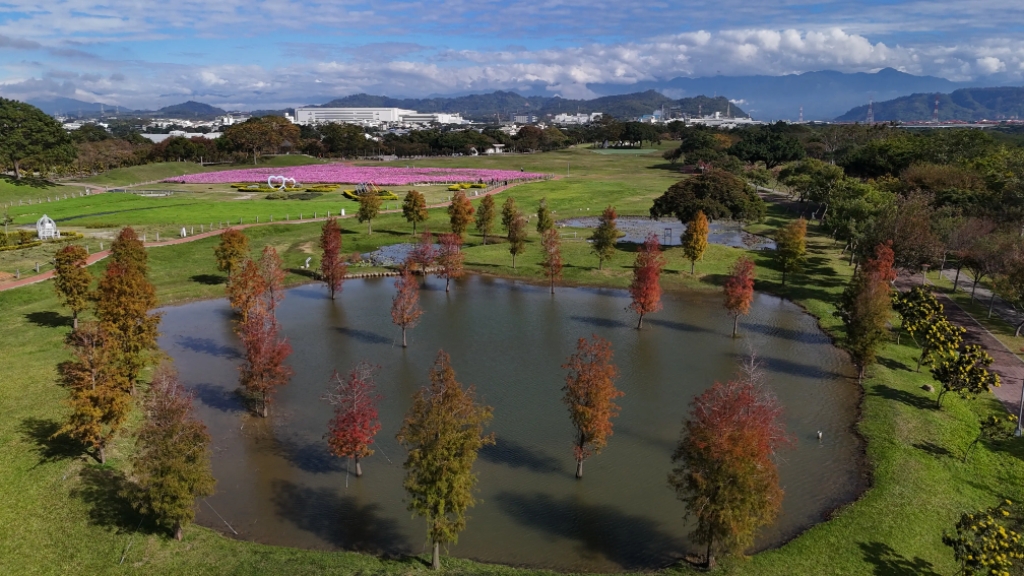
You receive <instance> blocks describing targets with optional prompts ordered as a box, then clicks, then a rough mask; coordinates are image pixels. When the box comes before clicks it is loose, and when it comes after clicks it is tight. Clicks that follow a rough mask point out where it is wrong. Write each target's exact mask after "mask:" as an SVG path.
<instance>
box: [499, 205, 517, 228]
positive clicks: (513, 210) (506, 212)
mask: <svg viewBox="0 0 1024 576" xmlns="http://www.w3.org/2000/svg"><path fill="white" fill-rule="evenodd" d="M517 214H519V208H518V207H516V199H515V198H513V197H511V196H509V197H508V198H505V203H504V204H502V205H501V227H502V228H504V229H505V232H508V229H509V227H510V226H511V225H512V221H513V220H515V218H516V215H517Z"/></svg>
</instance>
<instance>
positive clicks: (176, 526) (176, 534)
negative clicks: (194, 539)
mask: <svg viewBox="0 0 1024 576" xmlns="http://www.w3.org/2000/svg"><path fill="white" fill-rule="evenodd" d="M174 539H175V540H177V541H178V542H181V522H180V521H179V522H175V523H174Z"/></svg>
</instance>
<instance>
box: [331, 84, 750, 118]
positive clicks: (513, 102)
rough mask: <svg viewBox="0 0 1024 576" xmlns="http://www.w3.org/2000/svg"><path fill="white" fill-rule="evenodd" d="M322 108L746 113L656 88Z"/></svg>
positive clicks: (376, 99) (468, 113) (344, 101)
mask: <svg viewBox="0 0 1024 576" xmlns="http://www.w3.org/2000/svg"><path fill="white" fill-rule="evenodd" d="M319 107H322V108H345V107H353V108H370V107H384V108H406V109H410V110H416V111H417V112H446V113H450V114H451V113H459V114H462V115H463V117H465V118H472V119H478V120H496V119H498V117H499V116H500V117H501V119H503V120H504V119H510V118H511V116H512V115H514V114H522V115H527V114H532V115H537V116H542V115H545V114H563V113H565V114H575V113H577V112H579V113H584V114H589V113H592V112H603V113H605V114H610V115H612V116H615V117H617V118H638V117H640V116H643V115H645V114H651V113H652V112H654V111H655V110H656V109H659V108H662V107H664V108H665V110H666V111H668V110H670V109H671V110H677V111H679V112H682V113H684V114H689V115H691V116H695V115H697V114H698V112H699V113H703V114H713V113H715V112H721V113H722V114H726V113H731V114H732V115H733V116H738V117H743V116H746V112H744V111H743V109H742V108H740V107H739V106H737V105H735V104H732V103H730V102H729V100H728V98H725V97H724V96H719V97H717V98H709V97H706V96H698V97H695V98H683V99H680V100H674V99H672V98H669V97H668V96H665V95H664V94H661V93H659V92H657V91H655V90H647V91H646V92H636V93H632V94H617V95H612V96H603V97H600V98H595V99H593V100H571V99H566V98H562V97H560V96H523V95H520V94H517V93H515V92H506V91H501V90H499V91H497V92H491V93H487V94H470V95H466V96H455V97H451V98H446V97H434V98H390V97H387V96H374V95H370V94H353V95H351V96H345V97H343V98H336V99H334V100H331V101H330V102H327V103H326V104H322V105H320V106H319Z"/></svg>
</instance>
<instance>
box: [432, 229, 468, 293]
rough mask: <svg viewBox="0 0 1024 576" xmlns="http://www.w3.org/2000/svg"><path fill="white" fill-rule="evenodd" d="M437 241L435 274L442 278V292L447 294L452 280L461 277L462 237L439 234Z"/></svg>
mask: <svg viewBox="0 0 1024 576" xmlns="http://www.w3.org/2000/svg"><path fill="white" fill-rule="evenodd" d="M438 239H439V240H440V242H441V248H440V249H439V250H438V251H437V272H436V274H437V275H438V277H440V278H444V291H445V292H448V290H449V283H450V282H451V280H452V278H459V277H461V276H462V272H463V270H462V262H463V260H465V258H466V256H465V255H464V254H463V253H462V237H461V236H459V235H458V234H455V233H454V232H453V233H451V234H441V235H440V236H439V238H438Z"/></svg>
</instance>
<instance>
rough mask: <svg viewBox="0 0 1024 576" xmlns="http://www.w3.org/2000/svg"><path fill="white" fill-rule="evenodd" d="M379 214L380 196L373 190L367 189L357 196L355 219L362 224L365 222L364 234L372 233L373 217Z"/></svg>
mask: <svg viewBox="0 0 1024 576" xmlns="http://www.w3.org/2000/svg"><path fill="white" fill-rule="evenodd" d="M378 214H380V196H379V195H377V193H376V192H374V191H373V190H367V191H366V192H364V193H363V194H362V195H361V196H359V212H357V213H356V219H357V220H359V223H360V224H362V223H363V222H366V234H367V235H368V236H369V235H370V234H373V219H374V218H376V217H377V215H378Z"/></svg>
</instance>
